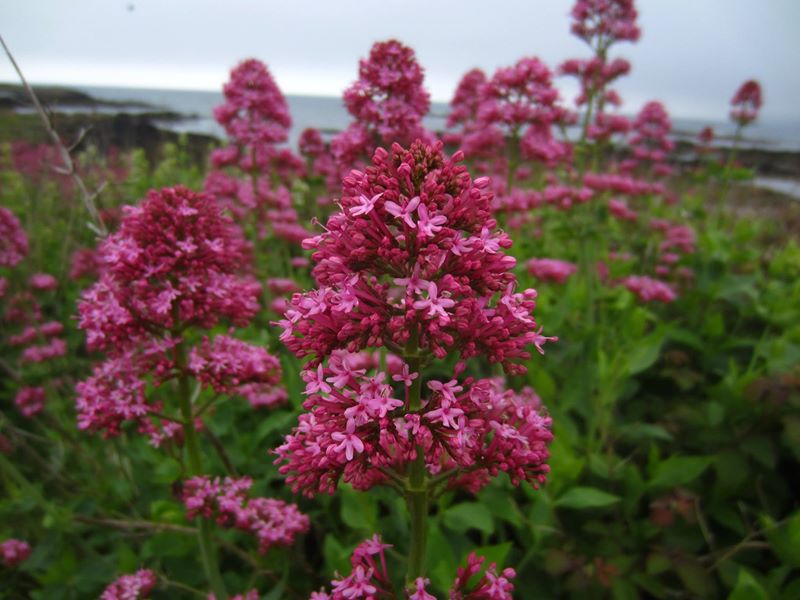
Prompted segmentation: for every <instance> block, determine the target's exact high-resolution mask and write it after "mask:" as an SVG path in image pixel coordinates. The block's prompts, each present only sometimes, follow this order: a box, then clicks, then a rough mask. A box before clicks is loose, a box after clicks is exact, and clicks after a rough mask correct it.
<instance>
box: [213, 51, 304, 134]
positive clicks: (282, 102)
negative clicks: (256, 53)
mask: <svg viewBox="0 0 800 600" xmlns="http://www.w3.org/2000/svg"><path fill="white" fill-rule="evenodd" d="M223 92H224V94H225V103H224V104H222V105H220V106H218V107H216V108H215V109H214V117H215V118H216V119H217V121H219V123H220V125H222V126H223V127H224V128H225V132H226V133H227V134H228V135H229V136H230V137H231V139H232V140H233V141H234V142H236V143H238V144H240V145H247V146H258V145H262V144H275V143H278V142H285V141H286V139H287V137H288V130H289V127H291V125H292V118H291V116H290V115H289V107H288V105H287V104H286V98H284V96H283V94H282V93H281V91H280V89H279V88H278V86H277V84H276V83H275V80H274V79H273V78H272V75H271V74H270V72H269V69H267V66H266V65H265V64H264V63H262V62H261V61H259V60H256V59H254V58H251V59H248V60H245V61H242V62H241V63H239V64H238V65H237V66H236V67H235V68H234V69H233V70H232V71H231V78H230V81H229V82H228V83H226V84H225V87H224V88H223Z"/></svg>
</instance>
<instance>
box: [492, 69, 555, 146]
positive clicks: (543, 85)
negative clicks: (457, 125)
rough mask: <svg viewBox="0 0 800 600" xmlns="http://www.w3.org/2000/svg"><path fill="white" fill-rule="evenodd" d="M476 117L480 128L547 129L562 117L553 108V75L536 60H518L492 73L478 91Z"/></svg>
mask: <svg viewBox="0 0 800 600" xmlns="http://www.w3.org/2000/svg"><path fill="white" fill-rule="evenodd" d="M481 89H482V92H483V93H482V96H483V102H482V103H481V106H480V108H479V111H478V116H479V119H480V121H481V123H483V124H487V125H497V126H501V127H505V128H507V129H510V130H513V129H515V128H521V127H525V126H527V125H546V126H549V125H550V124H552V123H553V122H554V121H557V120H558V119H560V118H561V117H563V115H564V112H563V110H562V109H561V108H559V107H558V106H557V102H558V90H557V89H556V88H555V87H553V74H552V72H551V71H550V69H549V68H548V67H547V65H545V64H544V63H543V62H542V61H540V60H539V59H538V58H535V57H533V58H522V59H520V60H519V61H517V63H516V64H515V65H513V66H511V67H505V68H501V69H498V70H497V71H495V73H494V75H493V76H492V78H491V79H490V80H489V81H488V82H487V83H486V84H485V86H483V87H482V88H481Z"/></svg>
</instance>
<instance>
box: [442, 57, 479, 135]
mask: <svg viewBox="0 0 800 600" xmlns="http://www.w3.org/2000/svg"><path fill="white" fill-rule="evenodd" d="M484 85H486V74H485V73H484V72H483V71H481V70H480V69H472V70H471V71H468V72H467V73H465V74H464V76H463V77H462V78H461V81H460V82H459V83H458V87H457V88H456V93H455V95H454V96H453V99H452V100H451V101H450V115H449V116H448V117H447V126H448V127H455V126H456V125H468V124H470V123H474V122H475V120H476V119H477V117H478V107H479V106H480V103H481V101H482V94H483V86H484Z"/></svg>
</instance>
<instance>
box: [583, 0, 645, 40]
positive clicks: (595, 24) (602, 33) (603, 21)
mask: <svg viewBox="0 0 800 600" xmlns="http://www.w3.org/2000/svg"><path fill="white" fill-rule="evenodd" d="M637 16H638V13H637V12H636V8H635V7H634V5H633V0H577V2H575V5H574V6H573V7H572V19H573V20H572V33H574V34H575V35H577V36H578V37H579V38H581V39H582V40H583V41H585V42H586V43H587V44H589V45H591V46H592V47H593V48H596V49H608V47H609V46H611V45H612V44H613V43H615V42H625V41H627V42H635V41H637V40H638V39H639V35H640V34H641V31H640V29H639V27H638V25H637V24H636V17H637Z"/></svg>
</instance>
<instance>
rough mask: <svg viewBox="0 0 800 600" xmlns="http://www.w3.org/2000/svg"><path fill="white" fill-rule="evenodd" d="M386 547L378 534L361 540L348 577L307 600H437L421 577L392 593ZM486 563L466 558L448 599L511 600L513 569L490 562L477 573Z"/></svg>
mask: <svg viewBox="0 0 800 600" xmlns="http://www.w3.org/2000/svg"><path fill="white" fill-rule="evenodd" d="M387 548H391V545H390V544H384V543H383V541H382V540H381V538H380V536H378V535H377V534H376V535H374V536H373V537H371V538H369V539H367V540H364V541H363V542H362V543H361V544H359V545H358V546H357V547H356V548H355V550H353V554H352V556H351V557H350V564H351V566H352V570H351V572H350V574H349V575H347V576H346V577H342V576H341V575H338V574H337V577H336V579H334V580H333V581H331V587H332V591H331V592H330V593H328V592H326V591H325V590H321V591H319V592H312V594H311V596H310V598H309V600H355V599H357V598H363V599H365V600H371V599H376V598H386V599H387V600H398V599H399V598H401V597H402V598H405V599H406V600H436V598H435V596H433V595H432V594H429V593H428V591H427V587H428V585H429V584H430V581H429V580H428V579H427V578H424V577H418V578H417V579H416V580H415V581H414V582H413V589H409V590H406V591H405V593H404V594H403V595H402V596H399V595H398V594H397V593H396V592H395V590H394V587H393V586H392V582H391V578H390V575H389V573H388V570H387V566H386V556H385V550H386V549H387ZM485 560H486V559H485V558H483V557H479V556H477V555H476V554H475V553H474V552H473V553H471V554H470V555H469V556H468V557H467V565H466V566H465V567H459V569H458V572H457V575H456V579H455V581H454V582H453V585H452V587H451V588H450V593H449V598H450V599H451V600H512V595H511V593H512V592H513V591H514V586H513V584H512V583H511V580H512V579H513V578H514V577H515V576H516V573H515V572H514V569H510V568H508V569H503V571H502V572H501V573H498V572H497V565H496V564H494V563H492V564H491V565H489V567H488V568H487V569H486V570H485V572H484V573H483V574H480V572H481V570H482V565H483V563H484V562H485Z"/></svg>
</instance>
